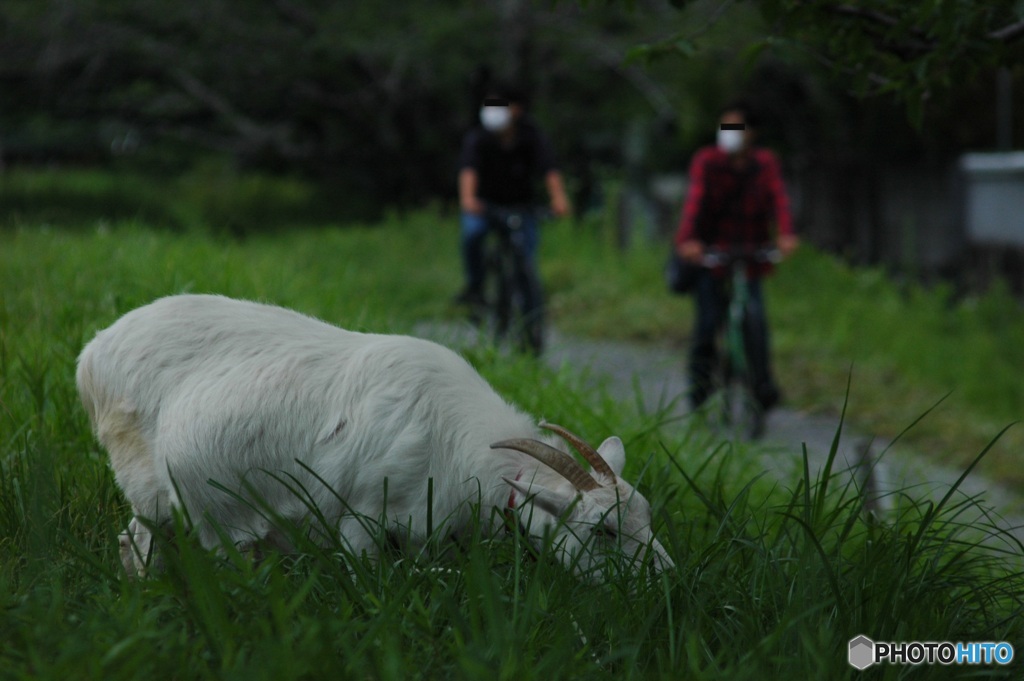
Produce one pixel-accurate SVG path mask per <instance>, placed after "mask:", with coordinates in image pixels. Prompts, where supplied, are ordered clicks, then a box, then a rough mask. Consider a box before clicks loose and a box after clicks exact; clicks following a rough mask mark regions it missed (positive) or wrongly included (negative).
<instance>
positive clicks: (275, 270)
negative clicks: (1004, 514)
mask: <svg viewBox="0 0 1024 681" xmlns="http://www.w3.org/2000/svg"><path fill="white" fill-rule="evenodd" d="M452 222H453V221H452V220H444V219H440V218H439V217H438V216H436V215H434V214H431V213H421V214H417V215H414V216H411V217H408V218H398V217H393V218H392V219H391V220H390V221H389V222H387V223H386V224H382V225H376V226H373V227H366V228H349V229H325V230H318V231H313V230H296V231H294V232H291V233H288V234H286V235H278V236H263V237H256V238H252V239H247V240H246V241H244V242H238V241H235V240H230V239H225V238H217V237H210V236H206V235H204V234H202V233H198V232H197V233H187V234H174V233H166V232H163V233H159V232H153V231H150V230H148V229H146V228H145V226H144V225H142V224H139V223H137V222H127V223H116V222H115V223H111V224H103V225H101V226H99V227H98V228H97V227H93V228H91V229H87V230H81V229H79V230H78V231H74V232H68V231H63V230H60V229H55V228H50V229H47V230H44V229H39V228H36V227H34V226H30V225H22V226H21V227H20V228H16V229H10V230H7V231H5V232H3V233H2V234H0V641H2V642H3V643H2V645H0V675H2V676H3V678H12V679H68V678H75V679H135V678H146V677H149V678H181V679H185V678H187V679H204V678H210V679H245V680H246V681H254V680H256V679H274V680H287V679H313V678H381V679H409V678H412V679H416V678H423V679H436V678H465V679H494V678H506V679H512V678H515V679H530V678H538V679H541V678H543V679H550V678H571V677H579V678H598V679H601V678H608V679H612V678H614V679H631V678H665V679H679V678H688V679H765V678H771V679H774V678H794V677H796V678H801V677H802V678H845V677H847V676H854V675H855V674H853V672H852V669H851V668H850V667H849V666H848V665H847V663H846V645H847V641H848V640H849V639H850V638H852V637H853V636H856V635H858V634H865V635H868V636H869V637H871V638H874V639H876V640H946V639H949V640H954V641H956V640H965V641H967V640H1008V641H1010V642H1012V643H1014V644H1015V645H1016V646H1017V647H1018V650H1019V649H1020V644H1021V643H1022V641H1024V636H1022V629H1024V626H1022V624H1021V623H1022V622H1024V618H1022V617H1021V615H1022V607H1024V576H1022V572H1021V557H1022V556H1021V554H1022V550H1021V547H1020V546H1019V544H1017V543H1015V542H1014V541H1013V540H1012V538H1011V537H1009V536H1008V535H1005V534H1002V533H1000V532H999V531H997V530H995V529H993V528H990V527H985V526H984V525H977V524H969V523H968V522H967V520H966V518H967V517H968V512H969V511H971V510H972V509H975V508H977V507H978V504H979V501H978V500H976V499H965V498H963V497H961V496H958V495H955V494H953V495H950V496H949V497H948V498H947V499H945V500H944V501H943V503H942V504H933V503H930V502H925V501H920V500H917V499H916V498H915V497H914V495H913V493H912V492H910V491H908V492H906V493H903V494H900V495H898V496H897V498H896V499H895V500H894V502H895V503H894V506H895V510H894V511H893V512H892V513H891V514H890V515H887V516H886V517H884V518H876V517H873V516H871V515H867V514H865V513H864V512H863V509H862V505H863V497H862V496H861V495H860V494H859V492H858V491H857V490H856V489H855V488H854V487H852V486H845V487H837V483H836V479H833V478H830V477H829V475H828V472H827V471H826V472H825V473H822V474H821V476H820V477H812V475H811V473H810V472H809V470H807V469H806V468H805V471H804V473H803V474H802V475H799V476H797V477H795V478H794V479H792V480H788V481H785V480H784V481H778V480H775V479H769V478H767V477H758V468H757V464H756V461H757V458H758V452H757V451H755V450H752V449H750V448H748V447H745V446H743V445H737V444H732V443H728V442H720V441H718V440H717V439H716V437H715V436H714V435H713V434H711V433H708V432H707V431H705V430H703V429H701V428H700V427H699V426H698V425H697V424H691V423H684V424H681V425H680V424H669V423H667V416H666V415H665V414H658V413H655V414H648V413H644V412H643V411H642V410H641V409H639V408H638V405H636V404H634V403H632V402H630V401H628V400H627V401H625V402H623V401H622V400H621V399H620V397H621V396H614V395H609V394H608V393H607V392H604V391H594V390H593V389H592V388H591V387H589V385H588V386H585V385H584V382H583V380H582V379H581V377H580V376H579V375H578V374H577V373H575V372H574V371H573V370H572V369H570V368H568V367H566V368H563V369H562V370H560V371H550V370H547V369H545V368H544V367H543V366H542V365H540V364H538V363H536V362H534V361H532V360H529V359H526V358H519V357H508V356H505V355H501V354H499V353H494V352H491V351H489V350H487V349H485V348H482V349H476V350H471V351H470V352H469V353H468V357H469V359H470V360H471V361H472V362H473V363H474V364H475V365H476V366H477V367H478V368H479V370H480V371H481V372H482V373H483V374H484V375H485V376H486V377H487V378H488V379H489V380H490V381H491V382H492V384H493V385H495V386H496V388H497V389H498V390H499V391H500V392H501V393H502V394H504V395H506V396H507V397H508V398H509V399H511V400H513V401H515V402H517V403H518V404H520V405H521V406H523V407H524V408H525V409H527V410H529V411H530V412H532V413H534V414H537V415H538V416H541V415H543V416H546V417H548V418H550V419H552V420H557V421H560V422H563V423H565V424H566V425H567V426H568V427H570V428H572V429H573V430H577V431H579V432H581V433H582V434H584V435H585V436H587V437H589V438H591V439H597V438H599V437H602V436H604V435H606V434H609V433H616V434H618V435H620V436H621V437H623V439H624V441H625V442H626V447H627V451H628V452H629V453H630V455H631V457H632V458H631V459H630V461H629V464H628V466H627V477H629V478H631V479H634V480H635V479H637V478H639V479H640V485H639V486H640V489H641V491H642V492H643V493H644V494H645V496H647V498H648V499H650V500H651V502H652V505H653V507H654V509H655V523H656V526H657V534H658V536H659V538H660V539H661V541H662V543H663V544H664V545H665V546H666V548H667V550H668V551H669V552H670V554H671V555H672V557H673V558H674V560H675V561H676V564H677V568H676V569H675V570H671V571H669V572H667V573H665V574H663V575H662V576H661V577H660V578H657V579H654V580H650V581H647V580H640V579H636V578H634V577H632V576H630V575H628V574H626V573H623V574H619V575H618V576H615V575H613V576H612V577H611V578H610V579H609V580H608V581H607V582H605V583H602V584H597V585H594V584H588V583H584V582H580V581H578V580H576V579H574V578H573V577H572V575H570V574H569V573H568V572H567V571H566V570H564V569H563V568H562V567H561V566H560V565H559V564H558V563H557V562H555V561H553V560H550V559H548V558H546V557H544V556H541V557H540V559H536V556H535V555H534V554H533V552H532V551H530V550H529V549H528V548H527V547H526V546H524V545H523V543H522V542H521V541H520V540H519V539H517V538H516V537H515V536H514V535H513V536H511V537H499V538H496V539H495V540H493V541H489V540H486V541H485V540H480V541H476V542H469V543H468V544H467V545H466V546H465V547H464V548H462V549H461V550H456V551H453V552H448V553H447V554H445V555H443V556H441V555H436V554H434V553H432V552H425V553H423V554H422V555H417V556H397V555H394V554H390V553H389V554H385V558H384V559H383V560H381V561H379V562H377V563H373V562H367V561H365V560H364V559H362V558H360V557H356V556H351V555H348V554H347V553H346V552H345V550H344V548H343V546H341V545H340V544H338V545H331V544H328V545H327V546H326V547H323V546H318V545H313V544H309V543H306V544H303V546H302V549H303V550H302V551H301V552H300V553H299V554H298V555H295V556H276V555H271V556H269V557H268V558H267V559H266V560H264V561H262V562H253V561H250V560H247V559H245V558H244V557H243V556H241V555H239V554H237V553H236V552H234V551H231V550H228V551H226V552H222V553H216V552H207V551H203V550H201V549H200V548H198V547H197V546H195V545H194V543H192V542H191V541H190V540H189V539H188V538H187V537H186V536H183V532H182V531H181V529H180V528H179V530H178V535H179V536H177V537H174V538H172V539H171V540H170V545H169V546H168V547H167V548H168V550H167V551H166V555H167V556H168V558H167V561H166V568H165V569H164V570H163V571H162V572H160V573H159V574H157V575H156V576H154V577H153V578H151V579H148V580H143V581H131V580H126V579H125V578H124V575H123V573H122V569H121V567H120V561H119V557H118V550H117V539H116V536H117V533H118V532H119V531H120V529H121V528H122V527H123V526H124V524H125V522H126V520H127V517H128V509H127V507H126V504H125V502H124V500H123V498H122V497H121V495H120V493H119V492H118V490H117V489H116V486H115V485H114V483H113V480H112V476H111V474H110V472H109V470H108V468H107V467H106V457H105V455H104V453H103V452H102V451H101V450H100V449H99V447H98V445H97V444H96V443H95V442H94V440H93V438H92V436H91V434H90V432H89V427H88V423H87V419H86V417H85V414H84V413H83V411H82V409H81V408H80V406H79V405H78V401H77V396H76V394H75V389H74V385H73V374H74V361H75V357H76V355H77V353H78V351H79V350H80V348H81V347H82V345H83V343H84V342H85V341H87V340H88V339H89V338H90V337H91V336H92V334H93V332H94V331H95V330H97V329H99V328H102V327H104V326H106V325H108V324H109V323H111V322H112V321H113V320H115V319H116V318H117V317H118V316H120V315H121V314H123V313H124V312H126V311H128V310H129V309H131V308H133V307H135V306H137V305H140V304H143V303H146V302H149V301H150V300H152V299H153V298H155V297H158V296H161V295H166V294H170V293H178V292H182V291H195V292H216V293H223V294H226V295H231V296H237V297H245V298H255V299H263V300H268V301H271V302H275V303H278V304H282V305H286V306H289V307H293V308H296V309H299V310H301V311H304V312H307V313H311V314H315V315H318V316H320V317H322V318H324V319H326V320H328V321H331V322H335V323H339V324H343V325H345V326H348V327H350V328H360V329H368V330H375V331H387V330H397V331H401V330H405V329H408V328H409V327H410V326H411V324H412V323H413V322H414V321H416V320H418V319H422V318H430V317H436V316H439V315H445V314H451V311H450V310H449V309H448V307H447V304H446V302H445V301H446V300H447V299H448V297H449V296H450V295H451V294H452V293H453V292H454V291H455V290H457V288H458V285H459V283H460V282H459V279H460V276H459V268H458V261H457V256H456V239H457V237H456V233H455V226H454V224H451V223H452ZM547 249H548V250H547V251H546V257H547V261H546V265H545V276H546V277H547V279H548V281H549V286H550V289H551V296H552V304H553V307H554V309H555V312H556V314H557V315H558V317H557V318H558V319H559V320H560V322H562V323H567V324H568V323H571V321H572V320H574V319H580V320H582V319H585V318H586V317H587V316H588V315H590V316H594V315H597V314H599V313H601V310H600V309H598V308H600V306H599V305H596V304H595V303H594V302H593V301H592V300H591V297H590V296H591V295H592V294H591V293H586V294H584V293H582V292H584V291H594V290H596V289H597V288H599V287H600V286H606V287H607V288H606V289H604V293H606V294H607V295H608V298H609V300H610V301H612V303H613V304H612V305H611V307H610V309H607V313H608V314H609V315H610V316H611V317H612V318H613V319H619V320H621V321H622V323H623V324H625V323H627V322H628V323H633V324H636V326H637V328H638V329H639V328H642V324H641V320H640V319H639V318H633V317H632V315H635V314H638V313H637V312H636V311H635V309H634V308H635V306H633V305H631V304H629V303H631V302H632V301H635V300H639V299H640V298H642V297H644V296H647V297H653V296H654V295H656V294H652V293H645V294H641V293H638V292H637V291H636V290H635V287H634V284H633V283H631V282H636V283H639V282H645V285H646V283H650V282H648V281H647V280H648V278H650V279H652V280H653V281H654V282H656V281H657V278H656V276H653V275H651V274H650V272H649V269H650V268H649V267H647V266H646V265H645V258H647V257H648V256H646V255H644V254H643V253H639V254H633V255H630V256H628V257H626V258H620V257H619V256H617V255H615V254H614V253H611V252H607V251H606V250H605V247H604V246H602V245H601V244H600V243H599V242H597V241H594V240H591V238H590V237H588V236H586V235H585V234H584V233H580V232H573V231H571V228H569V227H566V226H562V227H553V228H552V230H551V232H549V234H548V245H547ZM809 257H816V256H809ZM587 261H590V265H589V267H591V268H593V269H594V270H595V271H596V272H597V273H598V274H597V275H591V274H585V273H582V272H581V270H582V269H584V268H585V267H586V266H585V265H584V264H583V263H585V262H587ZM795 268H796V265H794V269H795ZM596 279H601V280H602V281H603V282H604V283H598V282H597V281H596ZM620 286H621V287H622V288H618V287H620ZM615 301H619V303H621V302H623V301H625V302H626V303H627V304H622V305H621V306H616V305H617V304H616V303H615ZM667 304H668V305H678V306H680V307H679V309H678V311H679V317H680V318H682V316H683V315H684V314H685V313H686V310H685V309H684V307H683V306H684V305H685V303H682V302H681V301H675V300H670V301H668V303H667ZM588 305H589V306H592V307H593V308H594V309H592V310H591V312H589V313H588V312H587V309H589V308H587V307H586V306H588ZM659 309H662V308H660V307H653V308H652V311H653V312H657V310H659ZM577 314H578V315H579V317H576V316H575V315H577ZM629 320H632V321H629ZM667 323H668V322H666V324H667ZM671 323H672V324H675V323H676V320H673V321H672V322H671ZM679 323H680V324H682V323H683V322H682V321H681V319H680V320H679ZM594 329H595V331H596V330H597V327H596V326H595V327H594ZM631 333H635V331H634V332H631ZM854 380H855V384H856V374H855V379H854ZM842 385H843V384H842V383H840V384H836V385H833V386H832V389H833V390H835V391H837V392H839V393H840V394H841V393H842ZM979 451H980V448H979V450H976V451H975V452H974V454H975V455H977V454H978V452H979ZM791 455H792V456H793V458H794V459H795V460H798V459H799V458H800V453H799V452H791ZM844 479H845V478H844ZM851 485H852V483H851ZM975 672H977V673H980V674H981V675H982V676H985V677H988V678H1014V677H1016V676H1019V673H1020V664H1019V663H1017V664H1016V665H1015V666H1014V667H1013V668H1011V669H998V668H990V667H988V668H982V669H967V668H964V669H956V668H952V669H951V668H942V667H922V668H916V669H915V668H910V667H886V668H880V669H876V670H873V671H872V672H870V674H871V675H872V676H873V677H875V678H904V677H907V676H912V677H913V678H950V676H966V675H968V674H971V673H975Z"/></svg>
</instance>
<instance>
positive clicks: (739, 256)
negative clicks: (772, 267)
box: [700, 248, 782, 268]
mask: <svg viewBox="0 0 1024 681" xmlns="http://www.w3.org/2000/svg"><path fill="white" fill-rule="evenodd" d="M779 262H782V252H781V251H780V250H779V249H777V248H754V249H750V248H744V249H737V250H723V249H708V250H706V251H704V255H702V256H701V259H700V264H701V265H702V266H704V267H709V268H710V267H728V266H730V265H733V264H736V263H746V264H757V263H779Z"/></svg>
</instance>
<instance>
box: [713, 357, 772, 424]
mask: <svg viewBox="0 0 1024 681" xmlns="http://www.w3.org/2000/svg"><path fill="white" fill-rule="evenodd" d="M722 373H723V377H722V385H721V390H720V392H721V396H722V398H721V400H722V402H721V420H722V425H723V427H724V428H725V429H726V431H727V432H728V433H729V434H730V435H732V436H733V437H736V438H739V439H745V440H756V439H758V438H760V437H761V436H762V435H763V434H764V425H765V424H764V421H765V414H764V410H763V409H762V408H761V403H760V401H758V399H757V394H756V393H755V392H754V389H753V386H752V384H751V381H750V378H749V376H747V375H746V373H745V372H739V371H733V370H732V368H731V367H729V366H728V363H726V366H725V367H724V371H723V372H722Z"/></svg>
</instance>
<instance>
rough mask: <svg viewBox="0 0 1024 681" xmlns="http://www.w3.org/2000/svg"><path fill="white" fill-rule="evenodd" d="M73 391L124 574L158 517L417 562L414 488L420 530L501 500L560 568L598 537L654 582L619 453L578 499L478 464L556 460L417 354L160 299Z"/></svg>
mask: <svg viewBox="0 0 1024 681" xmlns="http://www.w3.org/2000/svg"><path fill="white" fill-rule="evenodd" d="M77 382H78V389H79V393H80V395H81V398H82V402H83V404H84V405H85V408H86V410H87V411H88V414H89V418H90V420H91V422H92V425H93V428H94V430H95V433H96V436H97V438H98V439H99V440H100V442H101V443H102V444H103V445H104V446H105V447H106V449H107V451H108V452H109V454H110V463H111V466H112V467H113V470H114V474H115V477H116V480H117V483H118V485H119V486H120V487H121V489H122V490H123V491H124V494H125V496H126V497H127V498H128V500H129V501H130V503H131V505H132V509H133V511H134V514H135V516H136V518H134V519H133V520H132V522H131V524H130V526H129V530H128V533H126V535H124V536H123V537H122V547H123V549H124V551H123V552H124V555H125V558H126V567H127V568H128V569H130V570H135V569H142V568H143V567H144V556H146V554H147V553H148V552H149V547H150V542H151V536H150V534H149V530H148V529H147V528H146V526H145V525H143V523H140V522H139V521H138V518H139V517H142V518H147V519H149V520H150V521H152V522H153V523H156V524H160V523H162V522H166V521H167V519H168V518H169V517H170V514H171V511H172V508H181V509H183V510H185V511H186V512H187V514H188V516H189V517H190V518H191V520H192V523H193V524H194V530H195V531H196V532H197V533H198V537H199V539H200V541H201V542H202V543H203V544H204V545H206V546H214V545H216V544H218V543H220V541H221V540H222V537H221V536H220V535H218V532H220V533H222V534H223V535H225V536H226V537H227V538H228V539H229V540H230V541H233V542H236V543H248V542H252V541H255V540H261V539H266V538H268V537H274V536H275V528H274V527H273V523H272V522H271V521H270V520H268V518H267V513H266V512H265V511H261V510H258V509H260V508H269V509H272V510H273V513H274V514H275V515H276V516H278V517H280V518H284V519H288V520H292V521H296V522H298V521H301V520H302V519H304V518H308V516H309V507H308V506H307V503H308V502H310V501H311V502H312V503H314V504H315V505H316V507H317V508H318V509H319V510H320V512H321V513H322V514H323V516H324V517H325V518H326V519H328V521H329V522H331V523H336V524H337V527H338V528H339V531H340V535H341V536H342V537H343V538H344V540H345V541H346V542H347V543H348V544H349V546H350V548H351V549H352V550H354V551H356V552H357V553H358V552H361V551H364V550H365V551H368V552H374V551H375V550H376V548H377V544H376V538H375V536H374V532H373V531H372V530H370V529H368V528H367V527H366V525H365V523H366V519H367V518H369V519H373V520H380V521H384V522H386V524H387V527H388V529H389V531H390V532H391V533H392V536H393V537H394V538H396V539H397V540H399V541H400V542H411V543H413V544H418V543H420V542H422V541H424V540H425V538H426V535H427V531H428V528H427V508H428V480H429V479H433V495H432V496H431V497H430V503H431V504H432V508H431V509H430V510H431V512H432V517H433V518H434V522H435V524H437V525H438V526H439V528H438V529H443V530H444V531H446V532H447V533H455V532H458V531H459V530H460V529H462V528H465V527H467V526H468V525H469V524H470V523H471V520H472V518H471V516H470V514H471V512H472V508H473V506H474V505H475V504H479V507H480V508H483V509H490V508H491V507H499V508H503V507H505V506H506V505H507V504H508V503H509V499H510V493H511V495H512V500H513V506H515V507H518V508H520V510H521V515H522V517H523V518H524V521H525V522H526V523H527V525H528V527H529V529H530V531H531V534H532V535H539V534H540V531H541V530H542V529H543V528H544V527H550V528H553V530H554V531H555V532H561V533H562V534H564V535H565V536H564V537H563V541H562V542H561V543H560V544H559V546H560V547H561V548H562V549H564V551H562V553H564V554H565V555H566V556H567V557H566V558H564V559H565V560H567V561H569V560H572V559H571V558H569V557H568V553H576V552H577V549H579V548H580V547H582V546H584V545H586V544H589V543H591V542H590V541H589V539H588V536H589V531H588V532H587V535H586V536H581V535H583V534H584V531H583V530H581V528H594V527H604V526H608V525H609V524H611V525H612V527H611V529H612V530H614V533H615V534H616V535H619V536H620V540H619V541H618V542H617V543H618V544H619V548H620V549H621V548H623V547H622V541H621V538H625V539H627V540H628V541H630V542H631V543H632V544H634V545H635V546H634V547H633V549H632V550H634V551H637V550H642V548H643V547H645V546H647V545H650V546H654V547H655V553H656V555H657V557H658V559H659V560H660V562H661V563H662V564H664V565H668V564H671V561H670V560H669V559H668V557H667V555H666V554H665V553H664V550H663V549H662V548H661V547H660V545H658V544H657V542H656V541H655V540H653V537H652V536H651V534H650V529H649V525H650V511H649V507H648V505H647V503H646V500H644V499H643V497H641V496H640V495H639V494H638V493H636V492H635V491H634V490H633V489H632V487H630V486H629V485H628V483H626V482H625V481H623V480H622V479H621V478H619V477H618V474H620V473H621V470H622V466H623V464H624V457H625V453H624V451H623V450H622V446H621V442H620V441H619V440H618V438H609V440H607V441H606V442H605V443H604V444H603V445H602V446H601V448H600V452H601V454H602V455H604V456H605V458H607V459H608V460H609V463H611V465H612V468H613V469H614V471H615V474H616V475H615V478H616V479H615V480H614V481H613V480H600V482H601V483H602V487H601V489H598V490H594V491H592V492H586V493H583V492H580V491H578V490H576V489H575V488H574V487H573V485H571V484H570V483H569V482H567V480H566V479H565V478H563V477H562V476H560V475H559V474H558V473H555V472H554V471H553V470H552V469H550V468H548V467H547V466H545V465H542V464H540V463H539V462H538V461H537V460H536V459H534V458H531V457H529V456H526V455H525V454H523V453H521V452H519V451H513V450H512V449H497V450H494V449H492V448H491V445H492V444H493V443H495V442H499V441H503V440H509V439H515V438H527V439H534V440H544V441H546V442H548V443H550V444H552V445H554V444H556V443H555V442H554V438H553V437H552V436H550V435H541V434H540V432H539V430H538V428H537V426H536V425H535V423H534V420H533V419H532V418H530V417H529V416H527V415H526V414H524V413H522V412H521V411H519V410H518V409H516V408H515V407H513V406H512V405H510V404H509V403H508V402H506V401H505V400H503V399H502V398H501V397H500V396H499V395H498V394H497V393H495V392H494V390H493V389H492V388H491V387H490V386H489V385H488V384H487V383H486V382H485V381H484V380H483V379H482V378H481V377H480V375H479V374H478V373H477V372H476V371H475V370H474V369H473V368H472V367H471V366H470V365H469V364H468V363H467V362H466V361H465V360H464V359H463V358H461V357H460V356H459V355H457V354H456V353H454V352H452V351H451V350H448V349H447V348H445V347H443V346H441V345H438V344H435V343H432V342H429V341H425V340H421V339H417V338H411V337H407V336H388V335H376V334H364V333H355V332H351V331H345V330H342V329H339V328H337V327H335V326H331V325H329V324H326V323H324V322H321V321H318V320H315V319H312V318H310V317H307V316H304V315H301V314H298V313H296V312H293V311H290V310H285V309H282V308H279V307H273V306H269V305H263V304H258V303H253V302H245V301H238V300H232V299H229V298H224V297H220V296H207V295H180V296H171V297H167V298H162V299H160V300H157V301H155V302H153V303H151V304H149V305H146V306H144V307H141V308H139V309H136V310H134V311H132V312H129V313H128V314H126V315H124V316H123V317H122V318H121V319H119V320H118V321H117V322H116V323H114V324H113V325H112V326H110V327H109V328H107V329H105V330H103V331H101V332H100V333H98V334H97V336H96V337H95V339H93V340H92V341H91V342H90V343H89V344H88V345H87V346H86V347H85V349H84V350H83V351H82V354H81V356H80V357H79V361H78V372H77ZM595 477H598V478H599V477H600V476H597V475H596V474H595ZM211 481H212V482H214V483H217V484H211ZM385 481H386V496H385ZM510 485H511V488H510ZM300 488H301V489H302V490H305V493H308V497H309V498H308V499H304V498H303V495H302V494H296V493H295V490H296V489H300ZM225 489H226V490H228V491H225ZM254 506H255V508H254ZM526 509H528V510H526ZM493 515H494V514H491V516H493ZM559 521H561V522H559ZM574 523H575V525H573V524H574ZM440 526H443V528H442V527H440ZM557 528H562V529H560V530H559V529H557ZM565 528H568V529H565ZM598 534H600V535H602V536H603V535H604V534H605V533H603V532H602V533H598ZM641 552H642V551H641ZM577 559H578V556H577Z"/></svg>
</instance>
